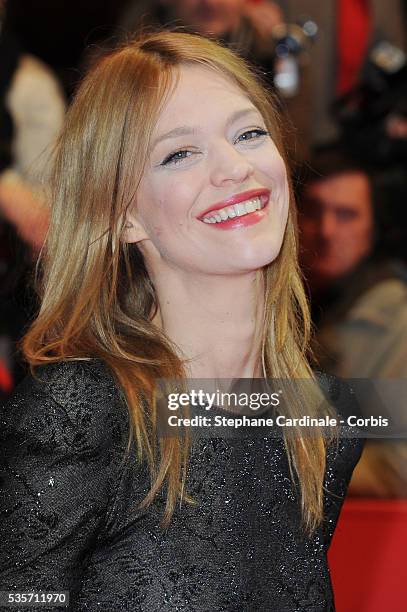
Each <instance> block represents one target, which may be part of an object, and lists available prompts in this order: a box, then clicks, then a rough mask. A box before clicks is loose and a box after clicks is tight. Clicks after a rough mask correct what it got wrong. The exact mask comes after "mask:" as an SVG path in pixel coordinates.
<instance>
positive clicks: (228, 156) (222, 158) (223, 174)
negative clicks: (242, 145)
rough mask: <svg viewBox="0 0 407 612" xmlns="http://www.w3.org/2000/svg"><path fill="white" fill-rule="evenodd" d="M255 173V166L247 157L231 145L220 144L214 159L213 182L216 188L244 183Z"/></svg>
mask: <svg viewBox="0 0 407 612" xmlns="http://www.w3.org/2000/svg"><path fill="white" fill-rule="evenodd" d="M253 173H254V166H253V165H252V164H251V162H250V161H249V160H248V159H247V157H246V156H245V155H243V154H242V153H240V152H239V151H237V150H236V148H235V147H234V146H233V145H232V144H229V143H223V144H220V145H219V146H218V147H217V150H216V155H214V156H213V159H212V169H211V182H212V184H213V185H215V187H222V186H224V185H227V184H228V183H229V184H233V183H243V182H245V181H246V180H247V179H248V178H249V177H251V176H252V175H253Z"/></svg>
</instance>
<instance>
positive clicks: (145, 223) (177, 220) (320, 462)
mask: <svg viewBox="0 0 407 612" xmlns="http://www.w3.org/2000/svg"><path fill="white" fill-rule="evenodd" d="M279 123H280V120H279V118H278V116H277V114H276V111H275V108H274V104H273V99H272V96H271V95H270V94H268V93H267V92H266V91H265V90H264V89H263V87H262V86H261V84H260V83H259V82H258V81H257V80H256V78H255V76H254V75H253V74H252V73H251V72H250V70H249V69H248V67H247V66H246V65H245V63H244V62H243V61H242V60H241V59H240V58H238V57H236V56H235V55H233V53H231V52H230V51H229V50H227V49H225V48H223V47H221V46H220V45H218V44H216V43H215V42H213V41H211V40H207V39H205V38H202V37H200V36H196V35H187V34H181V33H156V34H150V35H145V36H144V37H142V38H140V39H138V40H136V41H134V42H132V43H131V44H129V45H126V46H125V47H123V48H121V49H119V50H117V51H115V52H114V53H112V54H111V55H110V56H108V57H105V58H104V59H102V60H101V61H100V63H99V64H98V65H97V66H96V67H95V68H94V69H93V70H92V71H91V72H90V73H89V74H88V76H87V77H86V78H85V79H84V81H83V83H82V85H81V86H80V88H79V90H78V93H77V95H76V98H75V100H74V102H73V104H72V107H71V108H70V111H69V113H68V117H67V121H66V126H65V130H64V132H63V134H62V136H61V139H60V142H59V146H58V152H57V156H56V166H55V173H54V181H53V184H54V189H53V201H52V215H51V224H50V230H49V235H48V238H47V243H46V248H45V251H44V254H43V257H42V270H43V272H42V278H41V284H40V287H39V288H40V291H41V297H42V306H41V310H40V312H39V315H38V317H37V319H36V320H35V321H34V323H33V324H32V327H31V329H30V330H29V332H28V333H27V335H26V337H25V339H24V342H23V345H22V348H23V351H24V354H25V356H26V358H27V360H28V362H29V363H30V365H31V369H32V376H31V377H28V378H27V379H26V380H25V381H24V383H23V384H22V385H21V387H19V388H18V389H17V391H16V394H15V396H14V397H13V398H12V399H11V401H10V402H9V403H8V404H7V405H6V406H5V408H4V409H3V411H2V415H1V416H2V421H3V428H2V444H3V448H4V449H5V452H4V457H5V460H4V465H3V478H2V480H1V485H0V488H2V489H3V490H2V494H3V499H4V500H5V502H4V504H5V507H4V509H3V520H2V522H1V524H0V535H1V537H2V539H3V542H5V543H6V547H5V556H4V558H3V559H2V563H1V568H2V569H1V571H0V577H1V582H0V590H8V591H11V590H14V591H18V590H21V589H27V588H29V589H30V590H31V591H32V590H34V591H42V592H44V591H47V590H48V591H52V592H55V591H57V590H58V589H59V590H69V592H70V601H71V609H74V610H81V611H82V610H99V609H101V607H104V608H105V609H107V610H129V609H131V610H134V611H136V610H139V611H143V612H153V611H154V612H155V611H158V610H160V611H161V610H163V611H167V612H170V611H171V612H172V611H175V610H179V611H185V612H187V611H188V612H195V611H196V612H198V611H200V612H209V611H211V612H220V611H227V612H235V611H236V612H237V611H239V612H241V611H247V612H253V611H254V610H265V611H267V610H270V611H271V610H276V611H278V612H281V611H282V610H285V611H292V612H294V611H295V610H301V611H302V610H312V611H313V612H317V611H322V610H333V609H334V604H333V594H332V588H331V583H330V578H329V571H328V567H327V562H326V551H327V548H328V546H329V543H330V540H331V537H332V534H333V530H334V528H335V524H336V521H337V518H338V514H339V510H340V507H341V504H342V502H343V499H344V496H345V493H346V488H347V484H348V482H349V479H350V476H351V473H352V470H353V468H354V465H355V463H356V462H357V460H358V457H359V454H360V452H361V444H360V441H359V440H358V439H356V438H354V437H353V438H350V437H349V435H348V437H347V434H351V433H352V431H350V430H349V428H347V429H346V428H342V430H343V431H342V433H343V434H345V435H342V436H340V435H339V433H341V432H339V431H338V430H337V429H336V428H335V429H334V428H333V429H330V430H329V431H328V433H326V432H323V431H322V428H321V429H320V428H318V427H316V428H313V435H309V434H310V431H308V435H307V430H306V429H305V428H304V427H302V428H301V427H299V426H298V427H294V428H293V429H294V431H295V435H287V436H286V435H285V434H284V437H283V438H281V437H276V438H270V437H268V436H266V435H260V434H259V435H258V437H256V438H253V437H251V438H246V437H244V436H243V437H242V436H241V435H240V434H239V436H237V437H233V436H232V437H230V436H228V437H226V438H221V437H219V436H220V434H218V433H217V434H214V435H213V437H211V436H208V435H206V436H204V438H203V439H195V440H194V441H191V440H190V438H189V436H188V435H186V436H178V437H177V436H175V435H174V436H172V437H171V436H165V435H162V432H160V429H159V426H158V425H159V420H160V413H159V410H158V409H159V402H158V401H157V385H158V380H159V379H160V380H162V379H176V380H177V381H180V383H181V385H184V384H186V383H187V380H188V379H197V378H199V379H231V378H233V379H238V378H248V379H255V378H259V379H265V378H271V377H275V378H279V384H281V385H282V389H283V391H284V394H285V392H286V391H287V394H286V395H285V398H286V399H288V401H287V406H286V415H287V416H288V417H290V418H293V419H294V418H296V417H300V416H301V415H302V411H303V405H304V403H306V401H305V400H306V399H307V398H306V397H304V396H302V397H300V398H299V397H295V394H294V395H293V394H291V396H290V389H291V387H292V385H291V381H292V379H306V381H308V382H312V381H314V375H313V372H312V371H311V369H310V367H309V365H308V363H307V360H306V358H305V354H306V350H307V346H308V336H309V315H308V308H307V303H306V300H305V297H304V291H303V288H302V284H301V280H300V276H299V273H298V264H297V239H296V222H295V209H294V202H293V198H292V190H291V186H290V182H289V178H288V173H287V163H286V158H285V155H284V150H283V146H282V136H281V133H280V130H279ZM221 230H222V231H221ZM320 382H322V383H324V384H323V386H324V389H325V391H326V392H327V393H329V392H330V391H332V390H333V391H335V393H334V396H335V397H336V398H339V400H340V401H345V403H346V404H347V403H348V401H349V400H348V396H346V393H347V391H346V389H345V390H343V389H342V387H341V386H340V385H338V383H337V382H335V381H329V380H328V379H327V378H322V379H320ZM328 383H329V384H328ZM341 389H342V394H341V393H340V390H341ZM290 397H291V400H290V399H289V398H290ZM317 398H318V399H319V400H320V399H321V395H320V394H319V393H317V392H315V393H310V395H309V397H308V399H309V406H308V407H307V414H309V415H310V416H315V417H317V416H318V415H319V414H320V408H319V404H317V402H316V399H317ZM346 407H347V409H348V411H349V406H346ZM205 415H207V416H210V415H208V413H207V412H205ZM161 416H162V415H161ZM324 433H325V436H324V435H323V434H324ZM216 436H218V437H216ZM177 502H179V503H177Z"/></svg>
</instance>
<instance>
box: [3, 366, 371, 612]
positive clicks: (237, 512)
mask: <svg viewBox="0 0 407 612" xmlns="http://www.w3.org/2000/svg"><path fill="white" fill-rule="evenodd" d="M39 372H40V376H41V379H42V382H39V381H37V380H34V379H32V378H31V377H30V378H27V379H26V380H25V381H24V382H23V383H22V384H21V385H20V386H19V388H18V389H17V391H16V393H15V395H14V397H13V398H12V400H11V401H9V402H8V403H7V404H6V406H5V407H4V408H3V410H2V412H1V421H2V434H1V437H2V441H1V442H2V448H3V451H2V468H1V469H2V474H1V483H0V491H1V500H2V501H1V510H0V512H1V519H0V541H1V542H2V552H1V555H0V590H6V589H15V590H17V589H25V590H27V589H35V590H36V591H47V590H51V591H55V590H69V591H70V601H71V605H70V607H69V609H70V610H75V611H76V610H77V611H82V610H83V611H92V612H93V611H96V610H104V612H116V611H118V612H119V611H122V610H123V611H130V610H131V611H132V612H158V611H160V612H176V611H180V612H181V611H182V612H221V611H223V612H257V611H258V610H261V611H262V612H272V611H273V612H285V611H286V612H304V611H310V612H311V611H312V612H322V611H324V612H327V611H332V610H334V600H333V594H332V587H331V581H330V576H329V570H328V566H327V560H326V551H327V548H328V546H329V544H330V541H331V538H332V534H333V531H334V528H335V525H336V522H337V518H338V514H339V510H340V507H341V505H342V502H343V498H344V496H345V493H346V488H347V485H348V482H349V479H350V476H351V474H352V471H353V468H354V466H355V464H356V462H357V460H358V458H359V456H360V452H361V448H362V441H361V440H359V439H357V438H341V439H340V441H339V445H338V447H337V448H336V447H335V448H330V449H328V456H327V470H326V482H325V486H326V493H325V510H326V518H325V522H324V525H323V526H322V527H321V528H319V529H318V530H317V532H316V533H315V534H314V536H313V537H312V538H307V537H305V536H304V535H303V534H302V532H301V529H300V510H299V508H300V506H299V500H298V495H297V492H296V490H295V488H294V487H293V485H292V483H291V480H290V475H289V469H288V463H287V457H286V451H285V447H284V442H283V440H281V439H277V438H267V437H256V438H250V439H249V438H242V437H240V438H239V437H237V438H231V439H222V438H209V439H205V438H200V439H197V440H196V441H195V442H194V445H193V448H192V452H191V458H190V464H189V470H188V481H187V483H188V491H189V493H190V494H191V495H192V496H193V497H194V499H196V500H197V501H198V504H197V505H195V506H192V505H189V504H187V503H184V504H182V505H181V506H177V509H176V512H175V514H174V517H173V520H172V523H171V525H170V527H169V528H168V530H166V531H164V532H163V531H161V530H160V528H159V521H160V519H161V517H162V512H163V509H164V503H165V492H161V493H160V494H159V495H158V497H157V499H156V501H155V503H154V504H153V505H152V506H150V507H149V508H147V509H144V510H137V509H135V506H136V504H137V503H138V502H139V501H141V500H142V499H143V498H144V496H145V494H146V493H147V491H148V489H149V478H148V472H147V470H146V467H145V465H144V464H137V462H136V459H135V456H134V455H132V454H130V456H129V457H128V458H127V459H126V461H124V462H123V450H124V448H125V446H126V443H127V433H128V414H127V408H126V407H125V405H124V404H123V402H122V401H121V399H120V394H119V393H118V391H117V388H116V386H115V384H114V382H113V379H112V377H111V376H110V374H109V373H108V371H107V368H106V367H105V366H104V365H103V364H102V363H101V362H99V361H96V360H95V361H91V362H70V363H63V364H56V365H52V366H47V367H45V368H41V369H40V370H39ZM14 609H19V610H28V609H29V608H24V607H23V606H21V608H14ZM42 609H44V610H45V609H48V608H46V607H45V608H44V607H43V608H42ZM49 609H50V610H51V609H55V608H49ZM58 609H61V610H62V609H64V608H58ZM65 609H66V608H65Z"/></svg>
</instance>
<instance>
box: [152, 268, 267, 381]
mask: <svg viewBox="0 0 407 612" xmlns="http://www.w3.org/2000/svg"><path fill="white" fill-rule="evenodd" d="M256 277H257V275H256V272H252V273H249V274H245V275H240V276H233V277H225V276H213V275H211V276H204V275H202V276H197V275H195V274H194V275H193V276H191V275H185V276H181V277H180V276H179V275H173V274H171V272H170V271H168V270H167V271H166V273H165V274H163V275H161V276H158V277H155V278H154V279H153V282H154V286H155V289H156V294H157V297H158V305H159V308H158V312H157V315H156V317H155V318H154V321H153V322H154V323H155V324H156V325H157V326H159V327H160V328H162V329H163V330H164V332H165V333H166V335H167V336H168V337H169V338H170V340H172V342H174V343H175V345H176V346H177V347H178V349H179V353H180V356H181V358H182V359H184V363H185V369H186V372H187V376H188V377H189V378H252V377H261V376H262V370H261V359H260V355H261V321H262V317H263V307H264V299H263V283H262V280H259V281H258V280H257V278H256ZM261 278H262V277H261V274H259V279H261Z"/></svg>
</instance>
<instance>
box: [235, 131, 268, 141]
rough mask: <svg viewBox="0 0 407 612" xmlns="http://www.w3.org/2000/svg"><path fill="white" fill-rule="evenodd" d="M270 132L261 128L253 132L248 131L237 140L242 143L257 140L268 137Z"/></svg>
mask: <svg viewBox="0 0 407 612" xmlns="http://www.w3.org/2000/svg"><path fill="white" fill-rule="evenodd" d="M267 135H268V132H267V130H263V129H261V128H256V129H253V130H247V132H243V134H240V136H239V137H238V138H237V140H238V141H239V140H240V139H242V140H240V142H247V141H248V140H255V139H257V138H260V137H261V136H267Z"/></svg>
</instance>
